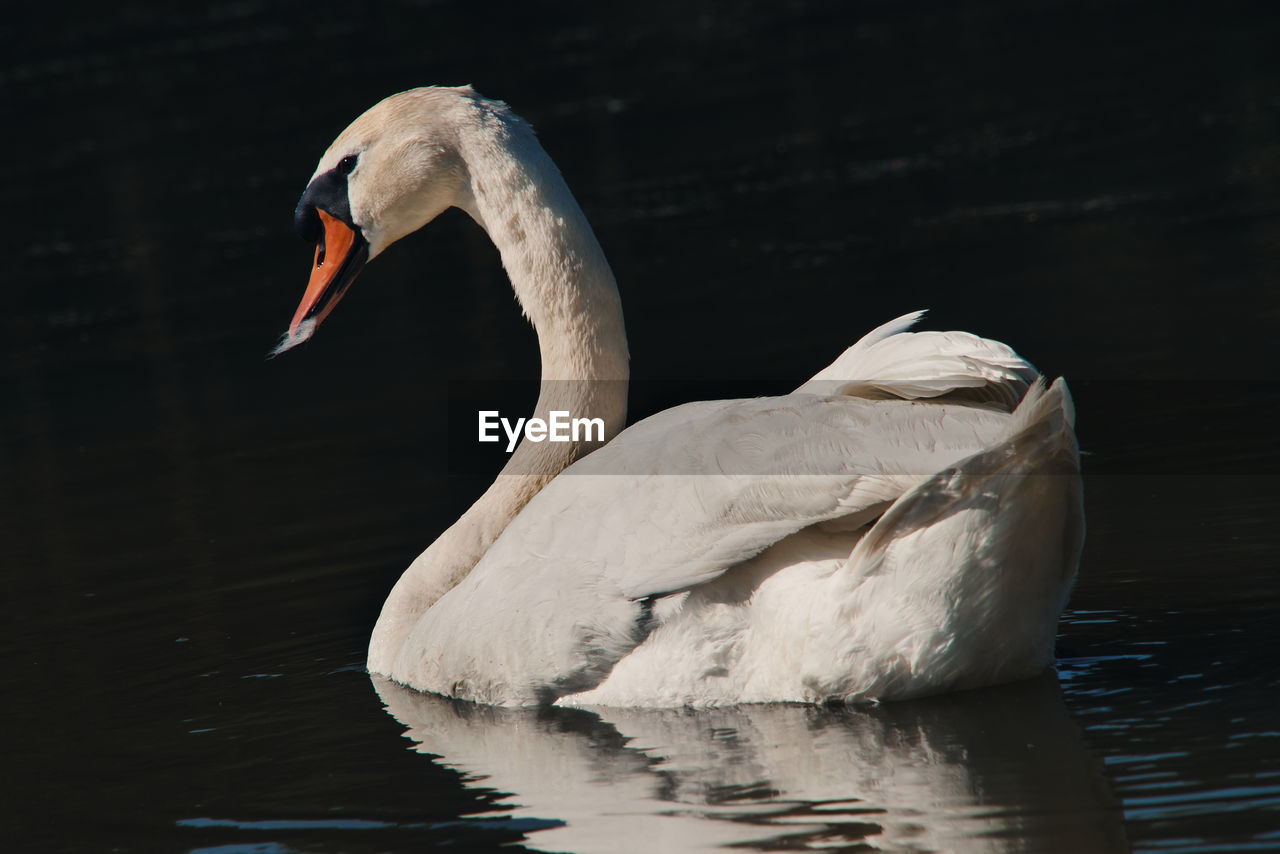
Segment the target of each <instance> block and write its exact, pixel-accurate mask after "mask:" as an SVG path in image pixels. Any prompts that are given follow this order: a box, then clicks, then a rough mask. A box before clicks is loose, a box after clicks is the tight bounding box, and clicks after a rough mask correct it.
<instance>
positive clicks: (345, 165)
mask: <svg viewBox="0 0 1280 854" xmlns="http://www.w3.org/2000/svg"><path fill="white" fill-rule="evenodd" d="M338 171H339V172H341V173H342V174H343V175H350V174H351V173H352V172H354V171H356V155H354V154H348V155H347V156H346V157H344V158H342V159H341V160H339V161H338Z"/></svg>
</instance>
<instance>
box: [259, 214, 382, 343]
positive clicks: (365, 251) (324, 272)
mask: <svg viewBox="0 0 1280 854" xmlns="http://www.w3.org/2000/svg"><path fill="white" fill-rule="evenodd" d="M315 212H316V213H317V214H319V216H320V223H321V225H322V226H323V229H322V230H321V232H320V239H319V241H317V243H316V256H315V266H313V267H312V268H311V280H310V281H309V282H307V291H306V293H304V294H303V295H302V302H300V303H298V310H297V311H296V312H294V314H293V321H292V322H291V323H290V324H289V331H288V333H287V334H286V335H285V337H284V340H282V341H281V342H280V344H279V345H278V346H277V347H276V349H275V350H274V351H272V355H276V354H279V353H282V352H284V351H285V350H288V349H290V348H291V347H296V346H298V345H299V344H301V343H302V342H304V341H306V340H307V339H308V338H310V337H311V336H312V334H313V333H314V332H315V330H316V327H318V326H319V325H320V324H321V323H322V322H323V321H324V319H325V318H326V317H328V316H329V312H331V311H333V308H334V306H336V305H337V304H338V301H339V300H340V299H342V297H343V295H344V294H346V292H347V289H348V288H350V287H351V283H352V282H354V281H355V279H356V276H357V275H359V273H360V270H361V269H362V268H363V267H364V264H365V262H366V261H367V260H368V259H369V244H368V243H367V242H366V241H365V239H364V237H363V236H362V235H360V234H359V233H358V232H356V231H354V230H353V229H352V228H351V227H350V226H349V225H347V224H346V223H345V222H343V221H342V220H340V219H338V218H337V217H335V216H332V215H331V214H329V213H328V212H327V211H324V210H320V209H319V208H316V209H315Z"/></svg>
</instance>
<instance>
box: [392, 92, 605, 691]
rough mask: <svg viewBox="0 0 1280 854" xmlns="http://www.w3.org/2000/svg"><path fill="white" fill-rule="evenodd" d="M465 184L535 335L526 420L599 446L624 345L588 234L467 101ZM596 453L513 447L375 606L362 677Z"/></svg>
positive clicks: (582, 445)
mask: <svg viewBox="0 0 1280 854" xmlns="http://www.w3.org/2000/svg"><path fill="white" fill-rule="evenodd" d="M457 127H458V134H459V138H458V140H457V146H458V153H459V155H460V158H461V161H462V163H463V165H464V166H465V168H466V178H465V180H464V184H463V188H462V191H461V193H460V198H459V200H458V203H457V204H458V207H461V208H462V209H463V210H465V211H466V212H467V213H468V214H470V215H471V217H472V218H473V219H474V220H475V221H476V222H478V223H479V224H480V225H481V227H483V228H484V229H485V231H486V232H488V234H489V237H490V239H491V240H492V241H493V243H494V245H495V246H497V248H498V250H499V252H500V253H501V255H502V264H503V267H504V268H505V269H506V271H507V275H508V276H509V277H510V279H511V286H512V288H513V289H514V290H515V293H516V298H517V299H518V300H519V302H520V306H521V308H522V309H523V311H524V313H525V315H526V316H527V317H528V318H529V320H530V321H531V322H532V323H533V326H534V329H535V330H536V331H537V334H538V345H539V349H540V351H541V356H542V384H541V390H540V393H539V395H538V402H537V405H536V407H535V410H534V413H533V417H538V418H542V419H544V420H546V419H547V418H548V416H549V414H550V413H551V412H553V411H562V412H567V413H568V417H569V418H598V419H600V420H601V421H602V422H603V426H604V431H603V432H604V436H603V440H604V442H607V441H609V440H610V439H612V438H613V437H614V436H615V435H616V434H617V433H618V432H619V431H620V430H621V429H622V427H623V425H624V423H625V421H626V412H627V379H628V365H627V362H628V357H627V338H626V331H625V329H624V327H623V321H622V304H621V301H620V299H619V297H618V289H617V285H616V283H615V282H614V278H613V272H612V271H611V270H610V269H609V264H608V262H607V261H606V260H605V257H604V252H603V250H601V248H600V244H599V243H598V242H597V241H596V238H595V234H594V233H593V232H592V230H591V226H590V225H589V224H588V223H587V220H586V217H585V216H584V215H583V213H582V210H581V209H580V208H579V207H578V204H577V202H576V201H575V200H574V198H573V196H572V194H570V192H569V188H568V187H567V186H566V185H565V182H564V179H563V178H561V177H560V173H559V171H558V170H557V169H556V167H555V164H553V163H552V162H551V159H550V158H549V157H548V156H547V154H546V152H544V151H543V150H542V147H541V146H540V145H539V144H538V142H537V140H536V139H535V137H534V135H533V131H532V130H531V129H530V128H529V127H528V126H527V125H525V124H524V122H523V121H522V120H520V119H519V118H518V117H516V116H514V115H513V114H511V113H510V112H509V111H508V110H507V108H506V105H505V104H500V103H497V102H492V101H486V100H484V99H481V98H479V96H475V97H474V99H470V100H469V102H468V104H467V111H466V115H465V117H464V118H463V120H460V121H459V122H458V123H457ZM600 444H602V442H600V441H569V442H551V441H543V442H537V443H534V442H530V441H529V440H528V439H524V440H522V441H521V443H520V445H519V446H518V447H517V448H516V450H515V452H514V453H513V454H512V456H511V459H510V460H508V461H507V465H506V466H505V467H504V468H503V469H502V472H501V473H500V474H499V475H498V477H497V479H496V480H495V481H494V483H493V484H492V485H491V486H490V487H489V489H488V490H486V491H485V493H484V495H482V496H481V497H480V498H479V499H478V500H477V501H476V502H475V504H473V505H472V506H471V508H470V509H469V510H468V511H467V512H466V513H464V514H463V515H462V517H461V518H460V519H458V521H457V522H455V523H454V524H453V525H452V526H451V527H450V528H449V529H448V530H447V531H445V532H444V533H443V534H442V535H441V536H440V537H439V538H438V539H437V540H436V541H435V542H434V543H432V544H431V546H430V547H429V548H428V549H427V550H426V551H425V552H423V553H422V554H421V555H419V556H418V558H417V560H415V561H414V562H413V564H412V565H411V566H410V567H409V569H408V570H406V571H405V573H404V575H402V576H401V578H400V581H399V582H397V584H396V586H395V588H394V589H393V590H392V591H391V595H390V596H389V597H388V598H387V601H386V604H384V605H383V610H382V615H381V616H380V617H379V619H378V624H377V626H376V627H375V628H374V633H373V637H372V639H371V640H370V645H369V669H370V670H373V671H375V672H378V673H384V674H389V673H390V672H391V667H392V664H393V663H394V660H395V656H396V655H397V654H398V653H399V651H400V648H401V647H402V645H403V643H404V640H405V638H406V637H407V636H408V634H409V631H410V630H411V629H412V627H413V625H414V624H415V623H416V622H417V620H418V618H419V617H421V616H422V615H423V614H424V613H426V611H427V609H429V608H430V607H431V606H432V605H433V604H435V602H436V601H437V600H438V599H439V598H440V597H441V596H443V595H444V594H445V593H447V592H448V591H449V590H450V589H452V588H453V587H454V586H455V585H457V583H458V582H459V581H461V580H462V579H463V578H465V577H466V575H467V574H468V573H469V572H470V571H471V570H472V569H473V568H474V567H475V565H476V563H477V562H479V560H480V559H481V558H482V557H483V556H484V553H485V552H486V551H488V549H489V547H490V546H491V545H492V544H493V542H494V540H496V539H497V538H498V536H499V535H500V534H501V533H502V531H503V530H504V529H505V528H506V527H507V524H508V523H509V522H510V521H511V520H512V519H514V518H515V516H516V514H517V513H519V512H520V511H521V510H522V509H523V508H524V506H525V505H526V504H527V503H528V502H529V500H530V499H532V498H533V496H535V495H536V494H537V493H538V491H539V490H541V489H542V487H543V486H545V485H546V483H547V482H548V481H550V480H551V478H553V477H555V476H556V475H557V474H559V473H560V472H561V471H562V470H563V469H564V468H565V467H566V466H568V465H569V464H570V463H572V462H573V461H574V460H575V459H577V458H579V457H581V456H583V455H584V454H586V453H588V452H589V451H591V450H592V449H594V448H595V447H597V446H599V445H600Z"/></svg>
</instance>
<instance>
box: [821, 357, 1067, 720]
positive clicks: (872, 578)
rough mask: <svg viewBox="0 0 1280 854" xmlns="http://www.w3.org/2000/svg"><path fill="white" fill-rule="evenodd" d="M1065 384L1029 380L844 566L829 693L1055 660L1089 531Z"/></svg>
mask: <svg viewBox="0 0 1280 854" xmlns="http://www.w3.org/2000/svg"><path fill="white" fill-rule="evenodd" d="M1073 421H1074V408H1073V406H1072V403H1071V396H1070V394H1069V393H1068V391H1067V386H1066V383H1065V382H1063V381H1062V380H1060V379H1059V380H1057V381H1056V382H1054V384H1053V385H1052V386H1050V387H1049V388H1047V389H1046V388H1045V387H1044V384H1043V382H1036V383H1034V384H1033V385H1032V386H1031V387H1030V389H1029V390H1028V391H1027V394H1026V396H1025V398H1024V399H1023V401H1022V403H1021V405H1020V406H1018V408H1017V410H1016V411H1015V412H1014V414H1013V417H1012V419H1011V422H1012V423H1011V425H1010V431H1009V434H1008V438H1006V439H1005V440H1004V441H1002V442H1000V443H998V444H996V445H994V446H992V447H990V448H987V449H986V450H983V451H981V452H979V453H977V454H974V455H972V456H970V457H968V458H966V459H964V460H962V461H960V462H959V463H957V464H956V465H954V466H951V467H950V468H948V469H946V470H944V471H941V472H938V473H937V474H935V475H933V476H932V477H930V478H929V479H928V480H926V481H925V482H923V483H921V484H919V485H917V486H915V487H914V488H912V489H910V490H908V491H907V492H906V493H905V494H904V495H903V496H902V497H901V498H899V499H898V500H897V501H895V502H894V503H893V505H892V506H891V507H890V508H889V510H887V511H886V512H885V514H884V515H883V516H882V517H881V518H880V519H879V520H878V521H877V522H876V523H875V525H873V526H872V528H871V530H870V531H868V532H867V534H866V535H865V536H864V537H863V539H862V540H861V541H860V542H859V543H858V545H857V547H856V548H855V549H854V551H853V553H852V554H851V555H850V557H849V560H848V562H847V564H846V568H845V571H846V573H847V575H846V578H847V585H848V591H849V595H848V599H846V600H844V601H845V605H844V607H843V608H842V619H841V621H840V622H841V624H842V628H841V629H839V630H838V631H839V633H841V634H843V635H844V639H843V641H842V643H841V646H842V647H843V648H844V649H845V650H846V651H847V653H846V654H849V655H854V654H856V651H857V650H874V651H875V652H874V658H875V661H874V662H868V666H865V667H859V668H857V670H856V672H855V673H853V674H851V680H850V681H849V682H848V684H843V685H833V686H830V690H829V692H828V695H836V696H844V697H846V698H849V699H866V698H877V699H889V698H901V697H910V696H919V695H923V694H931V693H938V692H941V691H946V690H953V689H958V688H966V687H977V686H981V685H992V684H996V683H999V682H1006V681H1010V680H1013V679H1019V678H1023V677H1029V676H1033V675H1035V674H1036V673H1038V672H1040V671H1041V670H1043V669H1044V668H1045V667H1046V666H1048V664H1049V663H1050V662H1051V661H1052V659H1053V643H1054V638H1055V635H1056V630H1057V623H1058V617H1059V615H1060V614H1061V612H1062V608H1063V607H1064V606H1065V605H1066V601H1067V597H1068V595H1069V594H1070V591H1071V587H1072V585H1073V584H1074V582H1075V575H1076V567H1077V564H1078V562H1079V559H1080V549H1081V546H1082V544H1083V539H1084V512H1083V506H1082V503H1081V486H1080V470H1079V452H1078V450H1077V447H1076V440H1075V435H1074V432H1073V430H1072V424H1073Z"/></svg>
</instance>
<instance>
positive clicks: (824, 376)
mask: <svg viewBox="0 0 1280 854" xmlns="http://www.w3.org/2000/svg"><path fill="white" fill-rule="evenodd" d="M923 315H924V312H923V311H916V312H912V313H911V314H904V315H903V316H902V317H898V318H895V319H894V320H891V321H889V322H888V323H886V324H884V325H882V326H879V327H876V328H875V329H873V330H872V331H870V332H868V333H867V334H866V335H864V336H863V337H862V338H861V339H860V340H859V341H858V343H856V344H854V345H853V346H852V347H850V348H849V349H847V350H845V351H844V352H843V353H841V354H840V357H839V358H838V359H836V360H835V361H834V362H832V363H831V364H830V365H828V366H827V367H826V368H823V369H822V370H821V371H819V372H818V373H817V374H816V375H815V376H814V377H813V379H811V380H809V381H808V382H807V383H805V384H804V385H802V386H800V388H799V389H797V391H800V392H806V393H811V394H830V395H852V396H857V397H876V398H880V397H899V398H903V399H906V400H915V399H917V398H936V397H942V396H953V397H960V398H964V399H967V400H971V401H975V402H981V403H993V404H996V405H998V406H1000V407H1001V408H1002V409H1004V410H1005V411H1012V410H1013V408H1014V407H1015V406H1016V405H1017V404H1018V401H1020V400H1021V399H1022V397H1023V395H1024V394H1025V393H1026V391H1027V389H1028V387H1029V386H1030V385H1031V383H1033V382H1035V380H1036V379H1037V378H1038V377H1039V376H1040V374H1039V372H1038V371H1036V369H1035V368H1034V367H1033V366H1032V365H1031V363H1030V362H1028V361H1027V360H1026V359H1023V358H1022V357H1021V356H1019V355H1018V354H1017V353H1015V352H1014V351H1013V350H1012V349H1010V348H1009V347H1008V346H1007V345H1005V344H1001V343H1000V342H999V341H992V340H990V339H989V338H979V337H978V336H977V335H972V334H970V333H968V332H908V331H907V330H909V329H910V328H911V327H912V326H913V325H915V323H916V322H917V321H918V320H919V319H920V318H921V317H922V316H923Z"/></svg>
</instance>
